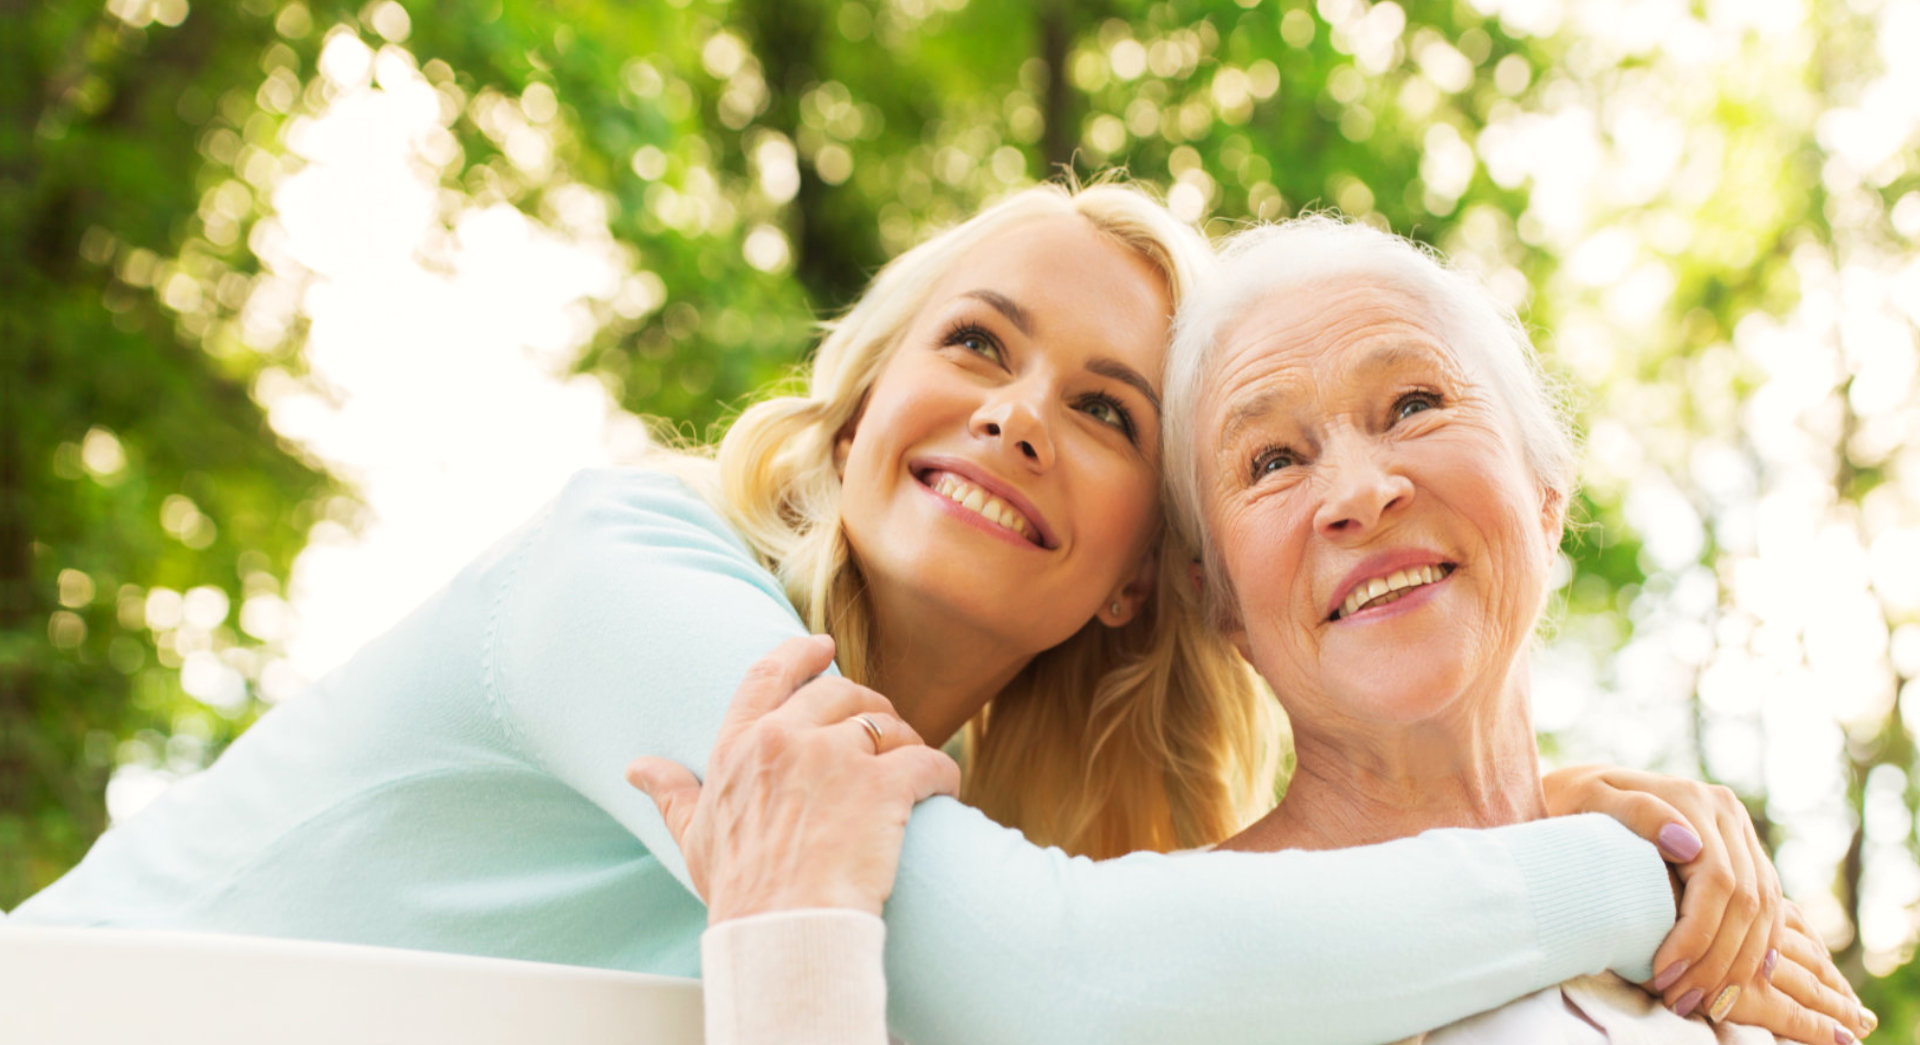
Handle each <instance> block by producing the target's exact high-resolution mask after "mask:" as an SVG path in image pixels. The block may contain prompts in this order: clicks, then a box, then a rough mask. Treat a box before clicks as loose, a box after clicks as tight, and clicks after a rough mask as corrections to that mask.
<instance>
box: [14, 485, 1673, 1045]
mask: <svg viewBox="0 0 1920 1045" xmlns="http://www.w3.org/2000/svg"><path fill="white" fill-rule="evenodd" d="M802 632H803V628H802V626H801V623H800V620H799V618H798V617H797V616H796V614H795V613H794V612H793V609H792V608H791V607H790V606H789V605H788V603H787V601H786V599H785V598H784V597H783V596H782V594H781V592H780V589H779V586H778V584H777V583H776V582H775V581H774V579H773V577H772V576H770V575H769V574H768V573H767V572H766V571H765V570H764V569H762V568H761V567H760V566H759V565H757V564H756V563H755V561H754V560H753V558H752V556H751V555H749V554H748V552H747V550H746V549H745V547H744V546H743V545H742V544H741V542H740V540H739V538H738V537H737V536H736V535H735V534H734V533H733V532H732V531H731V530H729V529H728V527H727V526H726V525H725V524H724V523H723V522H722V521H721V519H720V518H719V516H718V515H716V514H715V513H714V512H713V510H712V509H711V508H710V507H708V506H707V505H706V504H705V503H703V502H702V501H700V500H699V499H698V498H697V497H695V496H693V495H692V494H690V493H689V492H688V491H687V490H686V489H685V487H683V486H681V485H680V484H679V483H678V482H677V481H676V480H673V479H671V478H667V477H664V476H661V475H658V474H654V473H649V472H644V471H603V472H591V473H585V474H582V475H581V476H579V477H577V478H576V479H575V480H573V481H572V482H571V483H570V484H569V485H568V486H567V488H566V489H565V490H564V491H563V492H562V493H561V495H560V496H559V498H558V499H557V500H556V501H555V502H554V503H553V504H552V505H550V506H549V507H548V508H547V509H546V510H544V511H543V512H541V513H540V515H539V516H538V517H536V518H535V519H534V520H533V521H532V522H531V523H529V524H528V525H526V526H525V527H523V528H522V529H520V530H519V531H518V532H516V533H514V534H513V535H511V536H509V537H508V538H507V539H506V540H505V541H503V542H501V543H500V544H499V545H498V546H497V547H496V548H494V549H493V550H492V551H491V552H489V553H488V554H486V555H485V556H483V557H482V558H481V559H480V560H479V561H477V562H475V563H474V564H473V565H472V566H470V567H469V568H467V569H466V570H465V571H464V572H462V573H461V574H460V575H459V576H458V577H456V578H455V579H454V581H453V582H452V583H451V584H450V585H449V586H448V587H447V588H446V590H445V591H443V592H441V593H440V594H439V595H437V596H435V597H434V598H433V599H431V600H429V601H428V602H427V603H426V604H425V605H424V606H422V607H420V608H419V609H418V610H417V611H415V612H414V613H413V614H412V615H411V616H410V617H408V618H407V619H406V620H405V621H403V622H402V623H401V624H400V625H399V626H397V627H396V628H394V629H393V631H391V632H390V633H388V634H387V635H386V636H384V637H383V638H381V639H379V640H377V641H375V642H373V643H372V644H370V645H368V646H367V647H366V648H365V649H363V650H361V651H360V653H359V654H357V655H356V656H355V657H354V658H353V659H352V660H351V661H349V662H348V663H347V664H346V665H345V666H344V667H342V668H340V669H339V670H338V671H335V672H334V673H332V674H331V675H329V676H328V677H327V678H325V679H324V680H322V681H321V682H320V683H319V684H317V685H316V686H315V687H314V688H313V689H312V690H311V691H309V692H307V693H305V694H303V695H302V696H300V697H299V698H297V699H295V700H292V701H289V702H288V703H287V704H286V705H285V706H283V707H280V708H277V709H275V710H274V711H273V712H272V713H271V714H269V715H267V716H266V717H265V718H263V719H262V720H261V721H260V723H259V724H257V725H256V726H254V727H253V728H252V729H251V730H249V731H248V732H247V733H246V735H244V736H243V737H241V738H240V740H239V741H238V742H237V743H235V744H234V745H233V746H232V748H230V749H229V750H228V751H227V752H226V753H225V754H224V755H223V756H221V758H220V759H219V761H218V762H216V763H215V764H214V766H213V767H212V768H210V769H208V770H207V771H206V772H204V773H202V774H200V775H198V776H196V777H193V778H191V779H189V780H187V781H185V782H183V783H181V784H179V785H177V786H176V787H174V788H173V789H172V790H170V791H169V792H167V794H166V795H164V796H163V797H162V798H161V799H159V800H158V801H157V802H155V803H154V804H153V806H151V807H150V808H148V809H147V810H146V811H145V812H143V813H141V814H140V815H139V816H137V817H133V818H131V819H130V820H129V821H128V822H126V823H124V824H121V825H119V826H117V827H115V828H114V829H113V830H111V831H109V832H108V833H107V834H106V835H105V836H104V837H102V838H101V839H100V841H99V842H98V844H96V845H95V846H94V848H93V851H92V852H91V853H89V854H88V856H87V858H86V859H85V860H84V861H83V862H82V863H81V864H80V866H78V867H77V868H75V869H74V870H73V871H72V872H71V873H69V874H68V875H67V876H66V877H65V878H63V879H61V880H60V881H59V882H56V883H55V884H54V885H53V886H51V887H49V888H48V889H47V890H46V891H44V892H42V893H41V894H39V895H38V896H35V897H33V898H32V899H30V900H28V901H27V902H26V903H25V904H24V905H22V906H21V907H20V908H19V909H18V910H17V911H16V912H15V913H14V916H13V919H12V920H14V921H15V922H16V923H19V924H70V925H112V926H123V927H152V928H169V929H197V930H206V931H220V932H234V933H247V934H256V935H268V936H283V937H296V938H306V939H316V940H338V941H350V942H360V943H373V944H386V945H391V946H398V947H413V948H421V949H426V950H437V951H454V952H461V953H467V954H480V955H497V956H503V957H514V958H525V959H533V960H543V961H553V962H564V963H572V964H578V965H590V966H602V967H606V968H614V969H629V970H635V971H643V972H658V973H670V974H679V975H697V974H698V970H699V967H700V962H699V942H700V931H701V929H702V928H703V926H704V923H705V917H706V915H705V910H704V909H703V908H702V906H701V904H700V901H699V899H698V898H697V897H696V896H695V895H694V894H693V893H692V892H691V890H690V889H689V888H688V886H687V884H686V874H685V868H684V866H683V864H682V863H681V859H680V854H679V852H678V851H677V850H676V849H675V848H674V845H673V842H672V839H671V837H670V836H669V835H668V833H667V831H666V828H665V826H664V825H663V824H662V822H661V821H660V818H659V816H658V814H657V813H656V811H655V809H654V807H653V805H652V803H651V802H649V801H648V800H647V798H646V796H644V795H642V794H640V793H639V792H638V791H635V790H633V789H632V788H630V787H628V786H627V784H626V782H625V780H624V779H623V778H622V770H623V769H624V767H625V766H626V764H627V762H628V761H629V760H631V759H632V758H634V757H635V756H637V755H642V754H653V755H663V756H666V757H668V758H672V759H675V760H678V761H680V762H682V763H685V764H688V765H692V766H704V765H705V764H706V756H707V751H708V748H709V747H710V745H711V744H712V742H713V738H714V735H715V734H716V732H717V731H718V727H719V722H720V718H721V714H722V712H723V710H724V709H725V707H726V705H727V703H728V701H729V700H730V698H731V697H732V694H733V691H734V689H735V687H736V686H737V685H738V684H739V682H740V679H741V676H742V674H743V673H744V671H745V669H746V667H747V665H748V664H750V663H751V662H753V661H754V660H756V659H758V658H759V657H760V656H762V655H763V654H765V653H766V652H767V651H769V650H771V649H772V648H773V647H774V646H775V645H776V644H777V643H779V642H780V641H781V640H783V639H786V638H788V637H790V636H794V635H798V634H801V633H802ZM886 919H887V924H888V926H889V930H888V934H887V939H888V943H887V975H888V980H889V983H890V986H891V997H892V1000H891V1018H892V1022H893V1024H894V1027H895V1030H896V1031H897V1032H898V1033H900V1034H902V1035H904V1036H905V1037H906V1038H908V1039H909V1040H911V1041H914V1042H916V1043H918V1045H941V1043H947V1042H995V1043H1010V1042H1026V1041H1032V1042H1046V1043H1048V1045H1070V1043H1074V1042H1099V1043H1102V1045H1109V1043H1116V1042H1134V1041H1138V1042H1155V1043H1161V1042H1174V1041H1205V1042H1211V1043H1216V1045H1232V1043H1236V1042H1263V1043H1273V1042H1290V1041H1299V1042H1317V1043H1321V1045H1340V1043H1362V1042H1377V1041H1385V1040H1389V1039H1393V1038H1397V1037H1401V1036H1403V1035H1407V1034H1411V1033H1413V1032H1416V1031H1419V1030H1422V1029H1425V1028H1429V1027H1437V1026H1440V1025H1442V1024H1445V1023H1449V1022H1451V1021H1453V1020H1455V1019H1458V1018H1460V1017H1462V1016H1466V1015H1468V1014H1469V1013H1473V1012H1478V1011H1480V1010H1483V1009H1488V1008H1491V1007H1493V1006H1495V1005H1498V1004H1500V1003H1503V1002H1505V1001H1507V1000H1509V999H1512V998H1515V997H1518V996H1520V995H1523V994H1527V993H1529V992H1532V991H1535V990H1539V989H1541V988H1544V987H1547V986H1549V985H1551V984H1554V983H1558V982H1559V981H1561V980H1564V979H1567V978H1569V977H1572V976H1576V975H1580V974H1583V973H1593V972H1599V971H1601V970H1603V969H1609V968H1610V969H1614V970H1616V971H1618V972H1620V973H1621V974H1623V975H1625V976H1627V977H1628V978H1632V979H1644V978H1645V977H1646V976H1647V975H1648V973H1649V970H1648V965H1649V963H1650V961H1651V960H1652V954H1653V950H1654V948H1655V947H1656V946H1657V945H1658V943H1659V942H1660V940H1661V938H1662V937H1663V936H1664V935H1665V933H1666V931H1667V930H1668V928H1669V927H1670V926H1671V924H1672V919H1673V904H1672V897H1671V894H1670V893H1669V891H1668V885H1667V878H1666V872H1665V869H1664V867H1663V866H1662V864H1661V862H1660V859H1659V857H1658V855H1657V854H1656V853H1655V851H1654V850H1653V848H1652V847H1650V846H1648V845H1646V844H1644V843H1642V842H1640V841H1639V840H1637V839H1635V838H1634V837H1632V836H1631V835H1630V834H1629V833H1628V832H1627V831H1625V830H1624V829H1622V828H1620V827H1618V826H1617V825H1615V824H1614V823H1613V822H1612V821H1610V820H1606V819H1603V818H1600V817H1571V818H1565V819H1559V820H1550V821H1543V822H1539V823H1535V824H1528V825H1524V826H1520V827H1514V828H1507V829H1502V830H1498V831H1435V832H1431V833H1429V834H1425V835H1422V836H1420V837H1418V838H1412V839H1406V840H1403V841H1399V842H1394V843H1391V844H1389V845H1382V846H1375V847H1371V848H1366V849H1351V850H1343V851H1339V852H1329V853H1303V852H1296V853H1273V854H1246V853H1210V854H1200V855H1189V856H1183V857H1181V858H1179V859H1168V858H1166V857H1161V856H1158V855H1154V854H1137V855H1134V856H1129V857H1124V858H1121V859H1118V860H1110V861H1105V862H1100V863H1095V862H1093V861H1090V860H1085V859H1079V858H1070V857H1067V856H1065V855H1063V854H1062V853H1060V852H1059V851H1058V850H1052V849H1040V848H1037V847H1035V846H1033V845H1030V844H1028V843H1027V842H1026V841H1025V840H1024V839H1023V838H1022V837H1021V836H1020V834H1019V833H1018V832H1015V831H1011V830H1007V829H1005V828H1002V827H999V826H997V825H995V824H993V823H992V822H990V821H988V820H987V819H986V818H985V817H984V816H982V815H981V814H979V813H977V812H975V811H974V810H972V809H969V808H967V807H966V806H963V805H961V804H959V803H958V802H955V801H953V800H951V799H946V798H936V799H934V800H932V801H929V802H926V803H923V804H922V805H921V806H920V807H919V808H918V809H917V810H916V811H915V813H914V815H913V819H912V822H911V825H910V826H909V828H908V831H907V839H906V849H905V852H904V853H903V855H902V857H901V861H900V875H899V881H898V883H897V885H896V887H895V889H894V894H893V898H892V899H891V900H890V901H889V902H888V904H887V911H886Z"/></svg>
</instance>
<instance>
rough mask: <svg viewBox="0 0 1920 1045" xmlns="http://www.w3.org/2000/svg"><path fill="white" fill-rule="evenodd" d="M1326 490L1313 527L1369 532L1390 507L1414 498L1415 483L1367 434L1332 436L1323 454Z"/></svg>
mask: <svg viewBox="0 0 1920 1045" xmlns="http://www.w3.org/2000/svg"><path fill="white" fill-rule="evenodd" d="M1319 467H1320V474H1321V478H1322V481H1323V482H1324V483H1325V484H1326V485H1325V487H1324V489H1325V491H1326V495H1325V496H1324V497H1323V498H1322V499H1321V501H1320V507H1319V508H1318V509H1317V510H1316V511H1315V512H1314V517H1313V525H1314V529H1315V530H1317V531H1319V533H1320V534H1321V535H1322V536H1325V537H1331V538H1343V537H1358V536H1361V535H1363V534H1371V533H1372V532H1373V530H1374V528H1375V527H1377V526H1378V525H1379V524H1380V522H1381V520H1382V519H1383V518H1384V517H1385V516H1386V515H1387V513H1389V512H1391V511H1393V510H1395V509H1397V508H1404V507H1405V506H1406V505H1407V503H1408V502H1410V501H1412V500H1413V483H1412V481H1411V480H1409V479H1408V478H1407V477H1406V476H1405V475H1403V474H1401V473H1400V472H1399V471H1398V470H1397V469H1395V468H1394V467H1392V465H1391V462H1390V461H1388V460H1387V459H1386V458H1385V457H1383V455H1382V453H1381V451H1380V449H1379V448H1378V447H1376V446H1374V445H1372V444H1371V442H1370V441H1368V440H1365V439H1364V438H1357V437H1356V438H1347V439H1337V440H1332V441H1330V442H1329V445H1328V446H1327V449H1326V452H1324V453H1323V454H1322V455H1321V459H1320V466H1319Z"/></svg>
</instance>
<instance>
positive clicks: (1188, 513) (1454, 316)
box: [1163, 214, 1578, 620]
mask: <svg viewBox="0 0 1920 1045" xmlns="http://www.w3.org/2000/svg"><path fill="white" fill-rule="evenodd" d="M1348 279H1365V280H1370V281H1373V282H1376V283H1380V284H1385V285H1389V286H1392V287H1394V288H1395V289H1398V290H1403V291H1405V292H1407V293H1409V294H1411V295H1413V296H1415V297H1417V298H1419V299H1420V300H1421V302H1422V303H1423V304H1424V305H1426V307H1427V308H1428V309H1429V311H1430V314H1431V316H1432V317H1433V320H1434V322H1436V323H1437V324H1439V327H1440V329H1439V330H1436V331H1434V333H1435V334H1436V335H1438V336H1439V337H1440V338H1441V339H1442V340H1444V341H1445V342H1446V343H1447V344H1448V345H1449V346H1451V347H1452V348H1454V349H1455V350H1456V351H1462V352H1469V351H1472V352H1478V353H1480V356H1481V358H1482V359H1483V361H1484V362H1485V363H1486V364H1487V366H1488V370H1489V371H1490V372H1491V374H1492V375H1493V391H1494V392H1495V394H1496V397H1497V398H1498V399H1500V400H1501V401H1502V402H1504V403H1505V404H1506V406H1507V408H1508V410H1509V411H1510V413H1511V415H1512V417H1513V420H1514V422H1515V428H1516V430H1517V431H1518V433H1519V436H1520V450H1521V453H1522V456H1523V458H1524V459H1525V460H1526V462H1527V465H1528V467H1529V468H1530V469H1531V470H1532V471H1533V475H1534V478H1535V479H1536V480H1537V481H1538V482H1539V483H1540V484H1541V486H1542V488H1543V489H1544V490H1546V491H1547V492H1548V493H1549V495H1550V496H1554V497H1557V498H1559V501H1560V504H1561V505H1562V506H1563V507H1564V506H1565V505H1566V503H1567V501H1568V498H1570V497H1571V495H1572V493H1573V488H1574V483H1575V479H1576V473H1577V471H1578V452H1577V449H1576V443H1575V439H1574V435H1573V428H1572V425H1571V423H1570V421H1569V419H1568V416H1567V410H1566V408H1565V405H1564V403H1563V402H1562V400H1561V397H1560V395H1559V394H1558V392H1557V389H1556V388H1555V387H1554V385H1553V383H1552V382H1551V381H1550V380H1549V379H1548V377H1547V375H1546V373H1545V371H1544V370H1542V369H1541V366H1540V360H1539V355H1538V353H1536V352H1535V350H1534V347H1533V341H1532V339H1531V338H1529V337H1528V336H1527V332H1526V328H1525V327H1524V326H1522V325H1521V323H1520V320H1519V317H1517V316H1516V315H1515V314H1514V312H1513V309H1511V308H1509V307H1507V306H1506V305H1504V304H1502V303H1501V302H1500V300H1499V299H1498V298H1496V297H1494V296H1493V294H1492V293H1491V292H1490V291H1488V290H1487V288H1486V287H1485V286H1484V285H1483V284H1481V282H1480V281H1479V280H1478V279H1476V278H1475V277H1473V276H1471V275H1469V274H1467V273H1465V272H1462V271H1461V270H1459V269H1458V268H1455V267H1453V266H1451V265H1449V264H1447V262H1446V260H1445V259H1444V258H1442V257H1441V256H1440V254H1439V253H1438V252H1437V251H1434V250H1432V249H1431V248H1428V247H1425V246H1422V245H1420V244H1417V243H1414V242H1413V241H1411V240H1408V239H1405V238H1404V237H1401V236H1396V235H1394V234H1392V233H1390V232H1382V231H1381V230H1379V229H1376V228H1373V227H1371V226H1368V225H1363V224H1360V223H1358V222H1354V221H1350V220H1347V219H1345V218H1341V217H1338V216H1334V215H1328V214H1310V215H1305V216H1302V217H1298V218H1294V219H1292V220H1289V221H1283V222H1278V223H1275V224H1270V225H1259V226H1255V227H1253V228H1249V229H1245V230H1243V231H1241V232H1239V233H1236V234H1235V235H1234V236H1233V237H1232V238H1231V239H1229V240H1228V241H1227V242H1226V243H1225V244H1224V245H1223V246H1222V247H1221V250H1220V264H1219V267H1218V269H1217V270H1216V271H1215V272H1214V273H1213V275H1212V278H1211V279H1210V280H1209V281H1207V283H1206V285H1204V286H1201V287H1199V288H1197V289H1196V290H1195V291H1194V292H1193V293H1191V294H1189V295H1188V296H1187V298H1186V300H1185V301H1183V302H1182V303H1181V305H1180V309H1179V314H1178V315H1177V316H1176V317H1175V319H1174V332H1173V345H1172V348H1171V349H1170V350H1169V351H1168V358H1167V374H1166V410H1165V413H1164V417H1165V421H1164V428H1163V431H1164V433H1165V434H1164V445H1165V448H1166V453H1165V460H1166V482H1167V507H1168V512H1169V514H1170V515H1171V517H1172V521H1173V524H1174V526H1175V527H1177V529H1178V531H1179V533H1180V536H1181V537H1182V538H1183V539H1184V540H1185V541H1186V542H1187V543H1188V545H1189V546H1190V547H1191V548H1192V549H1194V550H1195V551H1197V552H1198V553H1199V554H1200V556H1201V561H1202V563H1203V564H1204V568H1205V570H1206V585H1205V588H1206V592H1207V603H1208V606H1209V607H1210V608H1211V610H1212V611H1213V613H1214V615H1215V617H1216V619H1217V620H1218V619H1222V618H1221V617H1220V611H1221V609H1222V608H1223V606H1224V605H1226V602H1225V601H1224V600H1226V599H1229V598H1231V591H1230V588H1229V586H1228V583H1227V580H1228V579H1227V577H1226V576H1225V574H1224V572H1223V571H1222V570H1221V569H1220V563H1219V560H1218V556H1217V554H1216V553H1215V550H1214V548H1213V544H1212V541H1211V539H1210V535H1209V534H1208V532H1207V521H1206V519H1207V517H1206V500H1205V496H1204V494H1203V491H1202V489H1201V484H1200V463H1199V459H1198V456H1197V452H1198V449H1199V439H1198V425H1199V424H1200V421H1201V419H1200V417H1199V407H1200V400H1201V398H1202V397H1203V396H1204V395H1205V394H1206V392H1207V389H1208V388H1209V386H1210V381H1211V376H1212V372H1213V370H1214V368H1215V365H1216V361H1217V359H1218V357H1219V352H1220V347H1221V346H1220V344H1219V340H1220V336H1221V334H1222V333H1223V332H1224V331H1227V330H1229V329H1230V328H1231V327H1232V326H1233V325H1234V324H1235V323H1236V322H1237V321H1238V320H1240V319H1241V318H1242V317H1243V316H1244V315H1245V314H1246V313H1247V312H1248V311H1249V310H1250V309H1251V308H1252V307H1253V306H1254V305H1255V304H1256V303H1258V302H1259V301H1261V300H1264V299H1267V298H1269V297H1272V296H1274V295H1278V294H1284V293H1289V292H1294V291H1300V290H1303V289H1308V288H1312V287H1316V286H1321V285H1324V284H1327V283H1330V282H1334V281H1338V280H1348Z"/></svg>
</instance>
